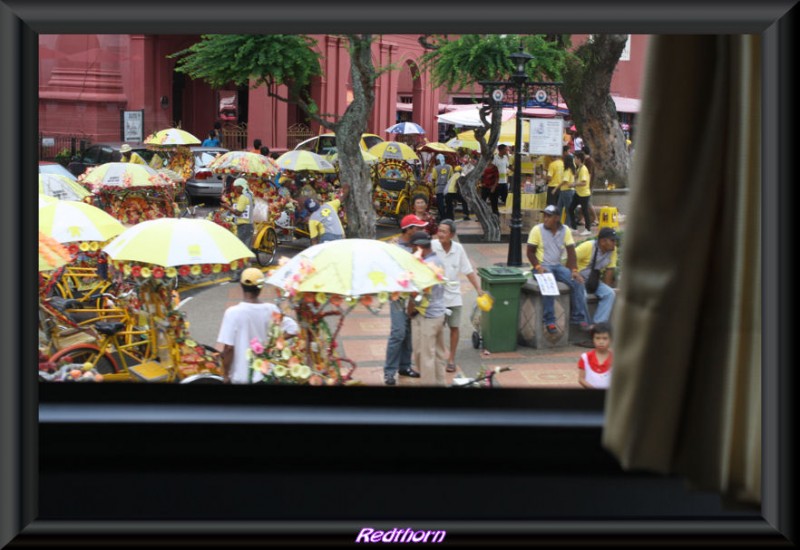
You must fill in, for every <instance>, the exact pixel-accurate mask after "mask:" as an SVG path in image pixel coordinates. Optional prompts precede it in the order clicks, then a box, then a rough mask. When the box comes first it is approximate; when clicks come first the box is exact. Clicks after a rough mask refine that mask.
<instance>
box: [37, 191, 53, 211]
mask: <svg viewBox="0 0 800 550" xmlns="http://www.w3.org/2000/svg"><path fill="white" fill-rule="evenodd" d="M57 202H58V199H57V198H55V197H50V196H48V195H42V194H41V193H39V208H41V207H42V206H47V205H48V204H55V203H57Z"/></svg>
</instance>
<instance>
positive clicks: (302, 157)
mask: <svg viewBox="0 0 800 550" xmlns="http://www.w3.org/2000/svg"><path fill="white" fill-rule="evenodd" d="M275 164H277V165H278V167H280V168H281V169H283V170H291V171H292V172H303V171H309V172H328V173H330V172H335V171H336V168H335V167H334V166H333V164H331V163H330V162H328V160H327V159H326V158H325V157H323V156H322V155H318V154H316V153H312V152H311V151H289V152H288V153H284V154H282V155H281V156H279V157H278V158H277V159H275Z"/></svg>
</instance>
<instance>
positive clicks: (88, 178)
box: [80, 162, 174, 191]
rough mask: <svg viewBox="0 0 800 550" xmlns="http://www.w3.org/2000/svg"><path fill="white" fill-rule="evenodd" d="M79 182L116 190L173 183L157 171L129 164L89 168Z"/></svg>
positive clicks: (121, 163) (93, 186)
mask: <svg viewBox="0 0 800 550" xmlns="http://www.w3.org/2000/svg"><path fill="white" fill-rule="evenodd" d="M80 181H81V182H82V183H84V184H86V185H89V186H91V188H92V189H94V190H95V191H97V189H98V188H106V187H112V188H117V189H131V188H134V187H169V188H171V187H173V186H174V182H173V181H172V180H171V179H170V178H168V177H167V176H165V175H164V174H161V173H159V172H158V171H156V170H154V169H152V168H150V167H149V166H146V165H144V164H131V163H129V162H107V163H105V164H101V165H100V166H97V167H95V168H90V169H89V170H87V171H86V173H85V174H84V175H82V176H81V177H80Z"/></svg>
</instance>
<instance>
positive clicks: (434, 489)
mask: <svg viewBox="0 0 800 550" xmlns="http://www.w3.org/2000/svg"><path fill="white" fill-rule="evenodd" d="M792 6H793V3H792V2H778V3H772V4H760V5H755V6H753V5H750V4H749V3H747V2H737V3H731V2H727V3H725V6H724V7H721V6H718V5H717V4H716V3H713V2H708V1H701V2H680V1H679V2H675V1H673V2H670V3H666V2H658V3H649V4H646V5H634V4H629V3H626V2H604V3H603V4H602V5H588V4H587V5H585V6H583V5H582V6H581V9H580V10H576V6H575V5H574V4H570V5H563V6H553V5H552V3H548V4H547V5H545V6H541V5H537V4H533V3H530V2H522V1H519V0H514V1H512V2H507V3H504V4H503V6H502V8H496V7H492V6H486V5H475V4H472V5H469V4H468V5H459V6H458V7H455V6H450V7H447V6H433V5H430V4H425V3H422V2H404V3H395V4H391V5H385V6H381V7H376V6H374V5H370V6H365V5H363V4H358V3H347V4H335V5H332V4H329V3H326V4H322V3H319V4H312V5H309V4H307V3H305V4H303V5H302V6H300V5H283V6H269V7H267V6H260V7H259V6H256V5H255V4H253V3H247V2H227V3H225V4H224V5H220V4H212V3H203V4H196V3H195V4H194V5H192V6H186V5H184V6H177V5H174V4H169V5H166V4H164V3H155V2H149V1H142V2H138V3H136V4H119V5H113V6H110V5H104V6H102V9H101V8H100V6H98V5H97V4H96V3H93V2H81V1H78V2H71V3H61V4H51V3H45V2H41V1H38V0H36V1H31V0H29V1H26V2H21V1H20V2H16V1H9V0H4V1H2V2H0V71H2V74H0V77H1V78H0V90H1V92H0V120H2V121H3V124H2V125H0V143H1V144H2V150H3V151H4V153H5V155H4V156H5V157H6V158H10V159H19V162H4V163H0V176H2V180H0V181H3V182H24V183H25V184H24V185H17V184H13V183H12V184H9V183H5V184H4V185H3V189H4V191H5V192H6V197H5V200H4V201H2V203H0V204H1V206H0V208H2V210H3V216H0V223H1V224H2V229H3V230H2V231H0V235H2V242H3V244H4V245H5V246H4V247H3V249H4V250H5V252H6V254H7V260H8V261H4V262H3V263H2V268H1V269H2V272H3V277H2V281H3V283H2V285H0V293H2V297H3V303H4V304H5V305H6V307H4V308H2V314H1V315H2V320H3V323H2V327H3V330H2V331H0V341H1V342H2V344H3V346H2V349H5V350H11V353H7V354H6V355H5V357H4V361H3V363H4V368H3V371H2V372H3V379H2V382H1V383H0V392H1V393H0V426H2V433H1V434H0V435H1V436H2V438H3V439H2V444H1V445H0V453H1V454H0V476H1V477H0V509H2V510H3V513H2V514H0V544H6V543H8V541H10V540H11V539H12V538H14V537H16V538H14V541H13V542H12V543H11V544H10V547H15V546H22V545H31V544H47V545H54V546H57V545H67V544H78V545H82V546H89V545H102V546H108V545H114V544H117V543H128V544H130V543H137V544H140V545H142V546H144V545H146V544H152V543H156V542H158V543H162V544H197V545H205V546H208V545H212V544H219V545H224V546H226V547H230V546H240V545H253V544H264V545H267V544H275V545H281V544H298V543H306V544H314V545H317V544H326V543H328V544H337V543H340V544H341V543H343V544H346V543H352V542H353V541H354V539H355V536H356V534H357V533H358V529H359V527H360V526H361V527H365V526H374V527H378V528H379V527H382V526H386V527H389V528H391V527H413V528H417V529H447V530H448V533H449V535H448V539H447V542H448V543H458V542H462V543H469V544H477V543H480V542H485V543H486V542H491V543H493V544H495V545H500V544H514V543H536V544H548V543H553V544H569V543H573V544H581V545H592V544H608V543H621V544H629V543H635V542H642V543H645V544H647V543H655V542H661V543H664V542H671V543H675V544H679V543H688V542H699V543H709V544H726V543H731V544H734V543H736V544H746V543H752V544H753V545H756V544H758V545H762V544H765V543H766V544H772V543H781V542H785V541H786V540H793V537H794V528H793V524H792V521H791V518H792V517H793V514H792V512H793V505H794V493H793V486H792V483H791V480H792V479H793V469H794V460H793V458H794V456H793V441H794V435H793V430H792V429H791V418H792V415H791V412H792V406H791V401H790V391H791V389H792V384H791V382H792V381H793V375H792V372H791V366H792V365H791V364H790V362H789V361H788V358H789V355H788V342H789V332H788V331H789V330H790V327H791V322H790V320H789V317H788V306H786V305H782V304H790V303H792V301H791V299H790V297H791V295H792V292H791V289H790V287H789V285H787V284H786V279H787V278H786V276H785V275H786V273H787V272H788V269H787V264H786V259H787V258H788V257H789V255H790V254H791V252H790V248H789V245H788V244H787V243H786V241H784V240H783V239H782V238H781V236H782V235H786V234H787V231H788V220H789V219H790V218H789V216H788V208H789V207H790V206H789V205H791V204H793V201H792V200H791V193H792V191H791V190H790V188H789V187H790V186H789V185H788V184H789V183H791V182H789V181H788V180H787V174H788V162H789V161H788V159H790V158H791V153H790V151H791V147H792V146H793V144H794V141H793V139H792V136H791V135H790V132H791V131H792V130H791V128H790V125H789V124H787V122H786V121H788V120H793V117H791V116H789V114H790V113H791V112H792V109H793V106H792V105H791V104H790V103H791V101H792V100H793V99H794V97H795V94H794V91H795V88H794V82H793V80H792V77H793V75H794V66H793V65H792V63H791V57H790V52H791V51H793V48H792V47H791V43H792V37H793V31H794V30H796V29H795V26H796V23H795V17H796V16H795V12H796V10H794V9H791V10H790V8H792ZM534 24H535V25H536V29H535V30H536V31H537V32H573V33H580V32H592V31H594V32H598V31H599V32H634V33H642V34H652V33H662V32H670V33H761V34H762V36H763V39H764V41H763V44H764V56H765V57H764V59H765V67H764V70H765V72H764V79H765V87H764V91H765V93H764V111H763V113H762V114H763V119H764V140H763V143H764V145H763V153H764V154H763V159H764V170H763V174H764V177H763V180H764V206H763V212H764V216H763V219H764V222H763V223H764V228H763V229H764V235H765V238H764V249H763V251H762V252H763V258H764V266H765V267H764V276H763V279H764V323H763V325H764V346H763V348H764V356H763V369H764V384H763V386H764V429H763V437H764V458H763V463H764V475H763V486H764V491H763V494H764V504H763V506H762V508H761V511H760V513H759V514H753V513H752V512H751V511H748V510H728V509H726V510H722V509H721V508H720V507H719V506H718V503H716V501H715V499H714V496H713V495H702V494H695V493H692V492H691V491H688V490H686V489H685V488H684V487H683V485H682V483H681V481H680V480H675V479H671V478H664V477H660V476H652V475H648V474H645V473H636V472H634V473H623V472H621V470H619V468H618V466H617V465H616V461H614V460H613V459H612V458H611V457H610V456H609V455H608V454H607V453H606V452H605V451H603V450H602V448H601V447H600V444H599V441H600V426H601V423H602V406H603V395H602V394H601V393H599V392H583V393H580V394H579V395H576V394H574V393H572V394H570V395H567V394H566V393H564V392H560V391H548V392H547V393H546V394H544V393H541V392H535V391H526V390H520V391H516V390H500V393H498V392H494V391H486V392H478V393H469V394H468V395H466V394H464V393H456V392H450V393H448V394H443V393H442V392H441V391H438V390H436V389H420V390H414V396H413V403H409V400H408V398H407V396H405V395H401V394H399V393H398V392H395V391H393V390H392V389H390V388H369V389H367V390H368V391H363V390H365V389H366V388H330V389H328V390H329V391H326V392H325V393H321V392H315V393H310V392H308V391H305V389H301V388H274V391H272V390H273V388H257V389H256V388H241V389H240V388H227V387H225V388H210V387H208V388H205V387H196V388H182V391H181V392H180V393H179V394H178V393H176V392H174V391H173V390H174V388H166V387H154V388H150V387H148V388H147V392H146V393H144V394H143V393H141V390H142V388H139V387H136V388H127V387H122V386H119V387H111V386H109V387H108V388H104V391H103V392H102V393H100V392H97V391H96V390H97V388H96V387H94V386H92V385H81V386H79V387H76V386H73V387H71V388H69V389H70V391H69V392H64V391H63V389H64V388H63V387H56V386H57V385H52V386H49V387H44V386H43V387H42V388H40V387H38V384H37V382H36V379H35V375H34V373H33V372H31V371H32V369H25V368H24V367H25V366H26V365H31V364H33V363H34V356H35V353H34V349H33V346H30V345H29V343H30V342H31V341H32V340H33V338H34V329H33V327H34V317H35V307H33V306H32V301H33V300H32V298H30V297H34V296H35V295H36V294H35V292H36V289H35V287H36V282H35V281H36V271H35V269H34V254H33V250H34V245H33V243H34V241H35V235H36V229H35V227H34V224H35V220H36V211H35V207H34V206H33V205H34V204H35V201H34V198H33V188H34V187H33V174H35V173H36V172H35V171H34V169H33V167H34V166H35V163H36V156H37V155H36V151H37V149H36V147H35V144H36V136H37V133H38V124H37V108H36V97H37V94H36V74H35V71H34V70H33V68H34V67H36V66H37V55H38V44H37V39H36V34H37V33H62V32H69V33H95V32H97V30H98V29H101V28H102V29H103V32H113V33H134V32H135V33H142V32H144V33H149V34H170V33H175V32H176V28H179V29H180V32H181V33H203V32H265V30H267V31H270V32H275V31H279V32H285V33H291V32H307V33H318V32H323V33H324V32H332V30H335V31H336V32H359V31H363V30H365V29H366V30H369V31H370V32H375V33H383V32H387V33H388V32H402V29H408V31H407V32H411V31H412V30H413V32H415V33H417V32H451V33H458V32H462V33H463V32H520V33H525V32H532V31H533V30H534V29H533V28H532V25H534ZM176 26H177V27H176ZM598 27H599V28H598ZM29 348H30V349H29ZM132 389H133V390H136V391H131V390H132ZM212 390H213V391H212ZM234 390H235V391H234ZM254 390H259V391H254ZM262 390H263V391H262ZM137 392H138V393H137ZM532 400H533V401H535V402H534V403H532ZM39 414H41V415H42V416H43V417H45V418H46V419H47V420H45V421H44V422H43V423H41V424H40V423H39V422H38V421H37V419H38V417H39ZM57 419H60V420H57ZM779 442H780V444H779ZM265 449H266V451H265ZM256 460H257V461H258V462H253V461H256ZM37 465H38V466H39V468H38V469H37V468H36V466H37ZM586 468H593V470H592V475H590V476H586V475H585V472H586ZM534 470H535V473H534ZM42 472H45V473H46V475H45V476H42V475H40V474H41V473H42ZM176 490H177V491H184V493H183V494H178V495H176V494H175V491H176ZM231 496H233V499H232V500H233V502H232V503H231V502H227V503H226V502H225V498H228V497H231ZM654 498H655V499H656V500H655V501H654V500H653V499H654ZM43 499H45V500H46V501H47V506H48V510H47V515H48V517H49V518H50V519H46V520H45V519H42V517H41V512H42V510H41V509H40V506H39V505H40V504H42V500H43ZM236 499H238V501H237V500H236ZM37 501H38V502H37ZM115 506H117V507H119V508H117V510H116V511H115V510H114V507H115ZM181 506H183V507H184V508H182V509H181V508H180V507H181ZM226 506H227V507H228V508H227V510H231V508H230V507H231V506H232V507H233V513H230V512H228V513H226ZM604 506H610V507H611V508H604ZM70 507H71V509H67V508H70ZM248 507H252V508H248ZM614 507H616V508H614ZM120 509H122V510H123V511H124V512H126V513H127V512H130V513H131V515H129V516H121V515H120V514H121V512H120ZM165 510H167V511H168V510H172V511H173V515H172V516H171V517H168V518H167V519H165V516H164V511H165ZM608 510H617V511H618V512H619V511H627V512H628V516H625V514H620V513H617V514H614V513H608ZM715 510H716V512H714V511H715ZM203 511H205V512H207V513H203V514H201V513H200V512H203ZM248 511H249V512H250V513H247V512H248ZM134 516H135V519H126V518H134ZM532 517H535V518H536V519H535V520H531V519H530V518H532ZM53 518H56V519H53ZM57 518H62V519H60V520H59V519H57ZM218 518H223V519H222V520H219V519H218ZM265 518H269V519H265Z"/></svg>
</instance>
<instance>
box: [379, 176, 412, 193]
mask: <svg viewBox="0 0 800 550" xmlns="http://www.w3.org/2000/svg"><path fill="white" fill-rule="evenodd" d="M378 184H379V185H380V186H381V189H384V190H385V191H402V190H403V189H405V188H406V180H396V179H387V178H381V179H380V180H379V182H378Z"/></svg>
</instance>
